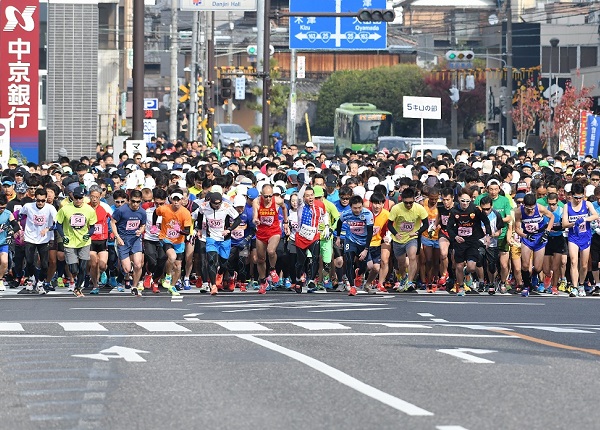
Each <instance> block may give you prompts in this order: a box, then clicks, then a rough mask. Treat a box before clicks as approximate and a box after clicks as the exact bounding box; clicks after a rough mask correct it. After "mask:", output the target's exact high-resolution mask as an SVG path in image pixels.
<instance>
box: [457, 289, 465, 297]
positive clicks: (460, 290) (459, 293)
mask: <svg viewBox="0 0 600 430" xmlns="http://www.w3.org/2000/svg"><path fill="white" fill-rule="evenodd" d="M456 295H457V296H460V297H462V296H464V295H465V289H464V288H463V287H460V288H459V289H458V292H457V293H456Z"/></svg>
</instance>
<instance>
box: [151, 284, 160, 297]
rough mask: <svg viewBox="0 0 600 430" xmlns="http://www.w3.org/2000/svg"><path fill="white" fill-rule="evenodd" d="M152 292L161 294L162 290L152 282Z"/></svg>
mask: <svg viewBox="0 0 600 430" xmlns="http://www.w3.org/2000/svg"><path fill="white" fill-rule="evenodd" d="M152 292H153V293H154V294H159V293H160V290H159V289H158V284H157V283H156V282H152Z"/></svg>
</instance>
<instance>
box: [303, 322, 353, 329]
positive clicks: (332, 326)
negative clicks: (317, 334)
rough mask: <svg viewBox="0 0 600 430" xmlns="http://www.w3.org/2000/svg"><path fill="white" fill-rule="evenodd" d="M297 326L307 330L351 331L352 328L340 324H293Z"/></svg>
mask: <svg viewBox="0 0 600 430" xmlns="http://www.w3.org/2000/svg"><path fill="white" fill-rule="evenodd" d="M292 324H293V325H295V326H298V327H302V328H305V329H307V330H349V329H350V327H348V326H345V325H343V324H340V323H329V322H293V323H292Z"/></svg>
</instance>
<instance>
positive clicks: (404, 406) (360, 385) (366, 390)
mask: <svg viewBox="0 0 600 430" xmlns="http://www.w3.org/2000/svg"><path fill="white" fill-rule="evenodd" d="M238 337H239V338H240V339H244V340H247V341H249V342H253V343H255V344H257V345H260V346H263V347H265V348H267V349H270V350H271V351H275V352H278V353H280V354H283V355H285V356H287V357H289V358H291V359H293V360H296V361H299V362H300V363H302V364H305V365H307V366H309V367H311V368H313V369H315V370H316V371H318V372H321V373H323V374H324V375H326V376H329V377H330V378H332V379H334V380H336V381H338V382H339V383H341V384H344V385H346V386H347V387H350V388H352V389H354V390H356V391H358V392H359V393H362V394H364V395H365V396H368V397H371V398H372V399H374V400H377V401H379V402H381V403H383V404H385V405H388V406H390V407H392V408H394V409H396V410H398V411H400V412H404V413H405V414H407V415H411V416H432V415H433V413H432V412H429V411H426V410H425V409H422V408H420V407H418V406H416V405H413V404H412V403H409V402H406V401H404V400H402V399H399V398H398V397H394V396H392V395H391V394H388V393H385V392H383V391H381V390H379V389H377V388H375V387H373V386H371V385H367V384H365V383H364V382H361V381H359V380H358V379H356V378H353V377H352V376H350V375H348V374H347V373H344V372H342V371H340V370H338V369H336V368H334V367H331V366H329V365H328V364H325V363H323V362H322V361H319V360H316V359H314V358H312V357H309V356H308V355H305V354H302V353H299V352H297V351H293V350H291V349H288V348H284V347H282V346H279V345H277V344H274V343H272V342H269V341H267V340H264V339H260V338H257V337H255V336H253V335H244V334H241V335H238Z"/></svg>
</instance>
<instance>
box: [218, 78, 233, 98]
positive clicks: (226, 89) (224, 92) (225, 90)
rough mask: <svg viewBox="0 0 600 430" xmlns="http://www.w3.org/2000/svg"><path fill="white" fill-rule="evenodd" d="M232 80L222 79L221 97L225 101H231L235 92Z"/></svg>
mask: <svg viewBox="0 0 600 430" xmlns="http://www.w3.org/2000/svg"><path fill="white" fill-rule="evenodd" d="M231 84H232V83H231V79H230V78H223V79H221V97H222V98H224V99H230V98H231V96H232V95H233V92H232V90H231Z"/></svg>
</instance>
